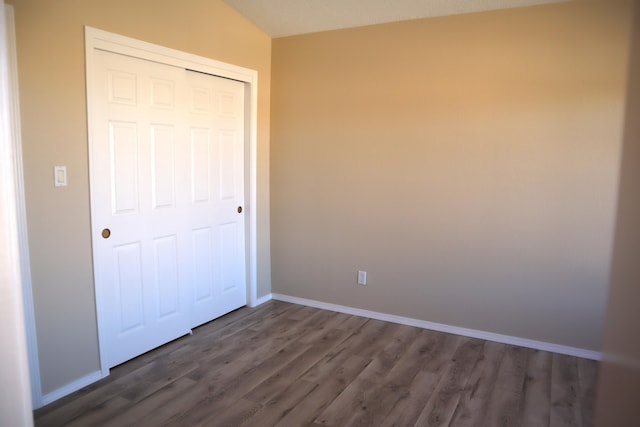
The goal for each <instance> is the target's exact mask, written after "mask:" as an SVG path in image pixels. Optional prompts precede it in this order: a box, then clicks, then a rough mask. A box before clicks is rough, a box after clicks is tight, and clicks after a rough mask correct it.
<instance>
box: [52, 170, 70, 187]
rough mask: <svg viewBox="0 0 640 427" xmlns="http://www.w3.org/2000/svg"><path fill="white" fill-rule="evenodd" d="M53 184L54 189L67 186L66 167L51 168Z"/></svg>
mask: <svg viewBox="0 0 640 427" xmlns="http://www.w3.org/2000/svg"><path fill="white" fill-rule="evenodd" d="M53 184H54V185H55V186H56V187H66V186H67V167H66V166H54V167H53Z"/></svg>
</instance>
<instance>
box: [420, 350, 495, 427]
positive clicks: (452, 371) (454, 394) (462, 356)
mask: <svg viewBox="0 0 640 427" xmlns="http://www.w3.org/2000/svg"><path fill="white" fill-rule="evenodd" d="M460 341H461V342H460V345H459V346H458V347H457V348H456V351H455V353H454V354H453V357H452V358H451V363H450V364H449V366H448V367H447V370H446V372H444V373H443V375H442V377H441V381H440V382H439V383H438V385H437V386H436V389H435V390H434V392H433V394H432V395H431V399H429V401H428V402H427V405H426V406H425V407H424V409H423V411H422V413H421V414H420V417H418V421H417V422H416V425H421V426H429V427H431V426H448V425H450V422H451V419H452V418H453V414H454V413H455V410H456V407H457V406H458V403H459V402H460V398H461V397H462V393H463V391H464V389H465V387H466V385H467V382H468V381H469V377H470V375H471V372H472V370H473V367H474V366H475V365H476V362H477V360H478V357H479V356H480V354H481V350H482V346H483V345H484V342H483V341H482V340H478V339H475V338H462V339H461V340H460Z"/></svg>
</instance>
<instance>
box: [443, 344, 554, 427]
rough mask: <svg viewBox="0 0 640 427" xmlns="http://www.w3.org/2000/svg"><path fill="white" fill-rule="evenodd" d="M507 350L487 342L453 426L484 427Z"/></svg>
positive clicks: (503, 346)
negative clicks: (485, 416)
mask: <svg viewBox="0 0 640 427" xmlns="http://www.w3.org/2000/svg"><path fill="white" fill-rule="evenodd" d="M505 349H506V345H505V344H501V343H496V342H491V341H485V343H484V346H483V348H482V353H481V355H480V356H479V357H478V360H477V363H476V364H475V366H474V367H473V370H472V371H471V375H470V376H469V381H468V382H467V386H466V387H465V390H464V391H463V393H462V396H461V397H460V402H459V403H458V407H457V408H456V412H455V413H454V415H453V419H452V420H451V425H454V426H457V427H471V426H477V425H482V424H481V422H482V421H483V419H484V417H483V415H484V414H486V413H487V408H488V407H489V402H490V398H491V393H492V392H493V388H494V387H495V385H496V380H497V378H498V370H499V368H500V364H501V362H502V357H503V356H504V351H505ZM542 425H544V424H542Z"/></svg>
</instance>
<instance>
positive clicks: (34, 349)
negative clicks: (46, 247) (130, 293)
mask: <svg viewBox="0 0 640 427" xmlns="http://www.w3.org/2000/svg"><path fill="white" fill-rule="evenodd" d="M2 6H3V7H4V15H5V16H4V19H5V22H4V24H6V34H5V35H6V37H7V46H6V48H7V56H8V58H7V59H8V66H9V73H8V79H9V102H10V105H9V128H10V129H9V132H10V134H11V143H12V150H11V152H12V154H13V159H12V162H13V174H14V179H13V183H14V185H15V198H16V206H15V207H16V225H17V234H18V247H19V255H18V256H19V258H20V276H21V279H22V299H23V305H24V320H25V331H26V338H27V350H28V356H29V374H30V375H29V376H30V379H31V403H32V405H33V408H34V409H37V408H40V407H41V406H42V405H43V401H42V388H41V384H40V361H39V359H38V338H37V333H36V318H35V311H34V304H33V289H32V286H31V262H30V259H29V234H28V232H27V208H26V202H25V192H24V173H23V162H22V132H21V125H20V103H19V91H18V59H17V55H16V39H15V16H14V12H13V6H11V5H8V4H4V5H2Z"/></svg>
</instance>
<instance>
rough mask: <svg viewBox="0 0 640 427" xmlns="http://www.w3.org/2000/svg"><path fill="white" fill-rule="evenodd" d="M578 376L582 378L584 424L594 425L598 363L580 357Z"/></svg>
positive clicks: (588, 426) (585, 425) (581, 395)
mask: <svg viewBox="0 0 640 427" xmlns="http://www.w3.org/2000/svg"><path fill="white" fill-rule="evenodd" d="M577 362H578V376H579V380H580V395H579V397H580V409H581V410H582V425H583V426H584V427H592V426H593V419H594V418H593V411H594V407H595V402H596V386H597V380H598V363H597V362H595V361H593V360H587V359H578V360H577Z"/></svg>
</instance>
